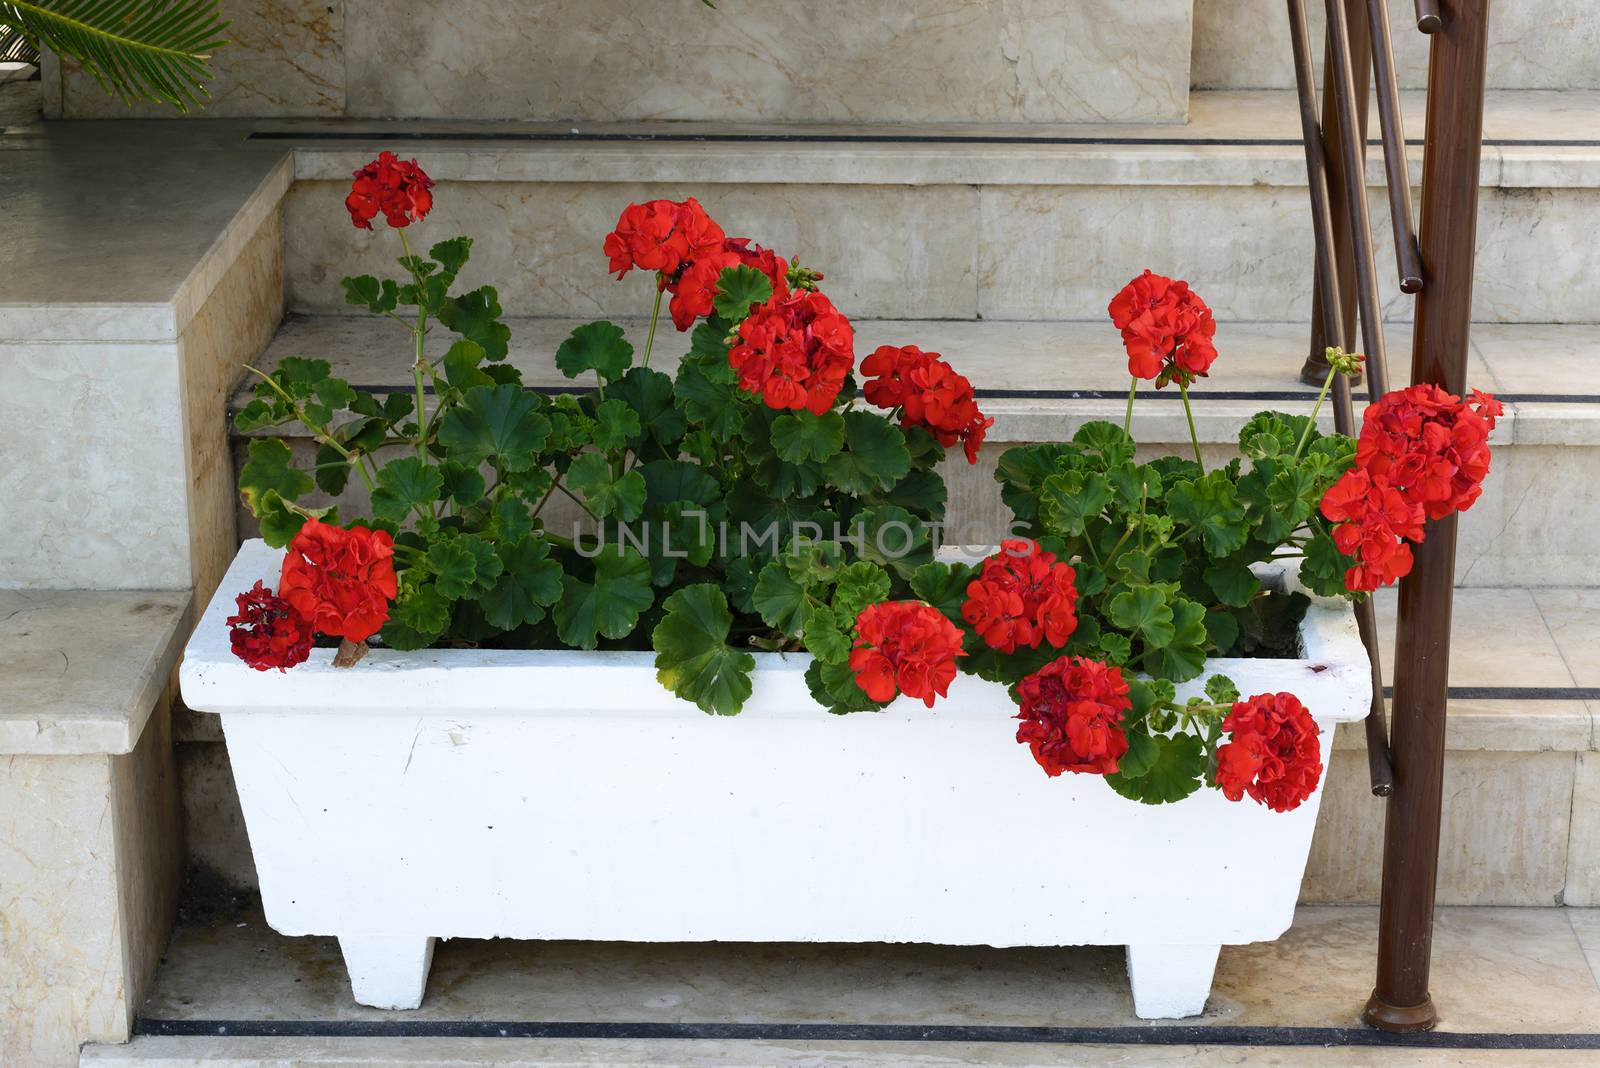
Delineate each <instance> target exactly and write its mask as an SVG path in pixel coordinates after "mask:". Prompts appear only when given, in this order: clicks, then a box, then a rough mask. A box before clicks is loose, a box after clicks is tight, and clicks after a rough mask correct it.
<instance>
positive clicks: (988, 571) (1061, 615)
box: [961, 538, 1078, 653]
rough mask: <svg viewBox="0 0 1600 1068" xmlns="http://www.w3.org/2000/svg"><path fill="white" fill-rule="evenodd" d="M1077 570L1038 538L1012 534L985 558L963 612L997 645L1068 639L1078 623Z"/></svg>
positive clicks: (1007, 647)
mask: <svg viewBox="0 0 1600 1068" xmlns="http://www.w3.org/2000/svg"><path fill="white" fill-rule="evenodd" d="M1076 579H1077V575H1076V573H1075V572H1074V571H1073V570H1072V565H1071V564H1067V563H1060V562H1058V561H1057V560H1056V557H1055V554H1054V553H1047V552H1045V551H1044V550H1043V549H1041V548H1040V547H1039V543H1038V542H1034V541H1026V540H1023V539H1020V538H1018V539H1012V540H1008V541H1004V542H1002V543H1001V544H1000V551H999V552H997V553H995V554H994V555H993V556H991V557H989V558H988V559H987V560H985V561H984V562H983V567H982V569H981V570H979V572H978V577H977V578H975V579H973V580H972V582H970V583H969V584H968V585H967V600H966V603H964V604H963V605H962V606H961V618H962V619H965V620H966V621H967V622H968V623H970V624H972V628H973V630H975V631H977V632H978V636H979V637H981V638H982V639H983V641H984V644H986V645H988V646H989V648H991V649H998V650H999V651H1000V652H1002V653H1010V652H1014V651H1015V650H1016V648H1017V646H1019V645H1025V646H1027V647H1028V648H1030V649H1037V648H1038V647H1039V643H1040V642H1041V641H1044V642H1049V643H1050V644H1051V645H1053V646H1062V645H1065V644H1067V639H1068V638H1069V637H1071V635H1072V632H1073V631H1074V630H1076V629H1078V616H1077V607H1078V587H1077V582H1076Z"/></svg>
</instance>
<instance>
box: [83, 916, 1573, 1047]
mask: <svg viewBox="0 0 1600 1068" xmlns="http://www.w3.org/2000/svg"><path fill="white" fill-rule="evenodd" d="M1593 912H1594V910H1581V909H1460V908H1445V909H1442V910H1441V911H1440V913H1439V916H1438V921H1437V927H1436V934H1435V939H1434V966H1433V975H1432V979H1433V982H1432V993H1433V996H1434V998H1435V1000H1436V1001H1437V1002H1438V1004H1439V1006H1440V1010H1441V1016H1442V1017H1443V1019H1442V1023H1441V1035H1442V1038H1441V1039H1440V1040H1439V1044H1441V1045H1442V1044H1443V1043H1444V1041H1446V1040H1449V1041H1451V1042H1452V1044H1457V1045H1460V1046H1461V1047H1463V1048H1458V1049H1433V1050H1426V1049H1421V1050H1419V1049H1412V1050H1408V1051H1407V1052H1406V1053H1405V1054H1404V1057H1405V1063H1407V1064H1417V1065H1422V1066H1428V1068H1433V1066H1443V1065H1447V1064H1449V1065H1468V1066H1475V1065H1486V1066H1487V1065H1505V1066H1510V1065H1529V1064H1542V1065H1543V1064H1548V1065H1554V1066H1561V1065H1567V1064H1574V1065H1575V1064H1579V1063H1592V1058H1593V1052H1592V1047H1593V1044H1594V1038H1593V1037H1592V1036H1593V1035H1594V1033H1595V1032H1596V1030H1597V1028H1600V987H1597V986H1596V981H1595V977H1594V974H1593V973H1592V972H1591V971H1590V963H1589V962H1590V961H1593V960H1595V956H1594V954H1595V953H1596V949H1597V944H1596V936H1597V934H1600V919H1597V917H1596V916H1595V915H1593ZM1376 924H1377V910H1376V909H1374V908H1326V907H1323V908H1316V907H1310V908H1305V907H1303V908H1301V909H1300V910H1299V912H1298V913H1297V915H1296V918H1295V922H1294V925H1293V926H1292V927H1291V928H1290V929H1289V931H1288V932H1287V933H1286V934H1285V935H1284V936H1283V938H1281V939H1280V940H1278V941H1277V942H1274V943H1261V944H1256V945H1249V946H1226V947H1224V948H1223V950H1222V954H1221V957H1220V959H1219V961H1218V964H1217V972H1216V981H1215V983H1214V984H1213V987H1212V994H1211V999H1210V1001H1209V1003H1208V1005H1207V1009H1206V1012H1205V1014H1204V1015H1202V1016H1199V1017H1196V1018H1193V1019H1191V1020H1186V1021H1183V1023H1184V1028H1183V1031H1182V1033H1181V1034H1177V1033H1174V1032H1173V1031H1172V1029H1171V1028H1158V1027H1150V1026H1141V1025H1140V1023H1139V1021H1138V1020H1136V1019H1135V1018H1134V1017H1133V1016H1132V1006H1131V1004H1130V1003H1129V997H1128V993H1127V979H1126V973H1125V971H1124V969H1123V965H1122V959H1121V958H1122V951H1121V949H1120V948H1118V947H1082V948H1066V949H1051V948H1046V949H1038V948H1021V949H992V948H988V947H936V946H915V945H902V946H884V945H860V946H838V945H821V946H818V945H755V946H738V945H715V944H712V945H678V946H673V945H665V946H650V945H627V944H620V943H572V942H543V943H530V942H503V941H493V942H484V941H470V940H457V941H450V942H442V943H440V945H439V948H438V950H437V953H436V956H435V958H434V966H433V975H432V979H431V981H430V985H429V990H428V995H427V1000H426V1001H424V1003H423V1006H422V1008H420V1009H418V1010H415V1011H413V1012H408V1013H394V1012H383V1011H380V1010H371V1009H365V1008H362V1007H360V1006H357V1005H355V1004H354V1003H353V1002H352V1001H351V998H350V991H349V987H348V985H347V983H346V980H345V977H344V969H343V967H342V965H341V963H340V960H339V952H338V948H337V945H336V944H335V943H334V941H333V940H332V939H325V938H283V937H281V936H278V935H277V934H275V933H274V932H272V931H271V930H270V929H269V928H267V927H266V926H265V924H264V923H263V921H262V919H261V917H260V915H259V914H258V913H253V912H246V913H243V914H240V915H237V916H232V915H230V916H226V917H218V919H217V922H215V923H213V924H212V925H209V926H204V927H186V928H180V929H179V930H178V931H177V932H176V934H175V937H174V939H173V942H172V945H171V946H170V948H169V950H168V953H167V957H166V961H165V964H164V965H163V967H162V969H161V971H160V972H159V973H158V975H157V977H156V981H155V984H154V989H153V990H152V993H151V995H150V997H149V999H148V1000H147V1001H146V1003H145V1005H144V1009H143V1012H142V1015H141V1021H140V1027H141V1029H142V1030H143V1032H144V1033H143V1034H141V1035H140V1036H139V1037H137V1038H135V1039H134V1041H133V1042H132V1044H130V1045H127V1046H122V1047H116V1046H105V1045H91V1046H88V1047H86V1048H85V1049H84V1051H83V1054H82V1059H81V1061H80V1062H79V1063H80V1064H83V1065H94V1066H96V1068H191V1066H197V1065H222V1066H228V1068H246V1066H248V1068H290V1066H294V1068H301V1066H306V1068H310V1066H320V1065H339V1066H341V1068H358V1066H359V1068H378V1066H380V1065H383V1066H387V1065H416V1066H422V1065H430V1066H439V1068H444V1066H449V1068H456V1066H464V1065H468V1064H497V1065H505V1066H514V1068H535V1066H541V1068H554V1066H572V1068H578V1066H582V1068H602V1066H605V1068H613V1066H616V1068H620V1066H624V1065H626V1066H643V1065H653V1066H661V1068H712V1066H715V1068H757V1066H774V1068H780V1066H781V1068H792V1066H799V1065H858V1064H859V1065H872V1066H880V1065H881V1066H887V1065H896V1066H900V1065H904V1066H920V1068H952V1066H956V1065H963V1066H964V1065H997V1066H1000V1065H1003V1066H1012V1068H1026V1066H1038V1068H1043V1066H1047V1065H1049V1066H1069V1065H1070V1066H1087V1065H1107V1064H1120V1065H1160V1066H1166V1065H1218V1064H1233V1065H1240V1064H1242V1065H1263V1066H1264V1065H1283V1064H1295V1065H1302V1064H1303V1065H1310V1066H1323V1065H1326V1066H1333V1065H1339V1066H1348V1065H1359V1064H1372V1063H1379V1062H1382V1063H1392V1058H1393V1057H1395V1056H1396V1054H1395V1053H1394V1052H1392V1051H1389V1050H1384V1049H1383V1048H1381V1047H1379V1046H1375V1045H1363V1043H1373V1042H1375V1041H1376V1039H1375V1037H1374V1036H1373V1035H1371V1033H1370V1032H1365V1031H1363V1030H1362V1029H1361V1028H1360V1025H1359V1023H1358V1022H1357V1015H1358V1013H1359V1011H1360V1007H1361V1005H1362V1003H1363V1002H1364V1001H1365V999H1366V997H1367V994H1368V992H1369V991H1370V990H1371V986H1372V974H1373V945H1374V942H1375V939H1376ZM1586 954H1587V955H1586ZM500 1021H505V1022H504V1023H502V1022H500ZM719 1025H734V1026H733V1027H732V1028H728V1029H727V1030H731V1031H733V1032H734V1033H735V1034H739V1035H751V1036H752V1037H749V1038H739V1037H733V1038H730V1037H728V1036H727V1030H725V1031H724V1032H723V1034H722V1035H720V1036H719V1035H718V1033H717V1029H718V1027H719ZM740 1025H743V1026H740ZM774 1025H775V1026H774ZM785 1026H787V1027H789V1028H792V1030H788V1031H787V1032H786V1031H785V1030H783V1028H785ZM541 1027H544V1028H547V1030H546V1031H545V1032H544V1033H545V1034H546V1035H547V1036H548V1037H524V1036H528V1035H530V1034H538V1033H540V1032H539V1028H541ZM958 1028H971V1029H972V1030H970V1031H967V1032H965V1033H962V1032H960V1031H957V1030H955V1029H958ZM1052 1028H1054V1029H1061V1030H1058V1031H1053V1032H1052V1031H1050V1030H1043V1031H1041V1030H1030V1029H1052ZM1290 1029H1311V1030H1309V1031H1301V1032H1300V1033H1299V1038H1298V1041H1296V1040H1295V1038H1294V1036H1293V1032H1291V1031H1290ZM663 1030H667V1031H670V1032H674V1033H677V1034H680V1035H684V1036H696V1035H702V1036H710V1037H699V1038H696V1037H678V1038H664V1037H661V1032H662V1031H663ZM552 1031H553V1032H554V1033H553V1034H551V1032H552ZM652 1031H653V1033H652ZM162 1032H167V1033H166V1034H163V1033H162ZM274 1032H277V1034H276V1035H274ZM1208 1033H1212V1034H1215V1035H1216V1036H1217V1038H1216V1040H1214V1041H1209V1042H1208V1037H1209V1035H1208ZM402 1035H403V1036H405V1037H401V1036H402ZM763 1035H765V1036H766V1037H760V1036H763ZM1485 1036H1505V1037H1501V1038H1498V1040H1497V1041H1496V1040H1495V1039H1490V1038H1487V1037H1485ZM1561 1036H1567V1037H1566V1038H1565V1039H1564V1040H1563V1038H1562V1037H1561ZM962 1039H965V1041H963V1040H962ZM1491 1042H1495V1044H1498V1045H1500V1046H1501V1047H1502V1048H1501V1050H1499V1051H1493V1050H1489V1049H1486V1048H1485V1047H1487V1046H1489V1045H1490V1044H1491ZM1080 1043H1081V1044H1080ZM1224 1043H1226V1044H1227V1045H1226V1047H1225V1048H1219V1046H1222V1045H1223V1044H1224ZM1285 1043H1293V1048H1292V1049H1286V1048H1284V1044H1285ZM1347 1043H1356V1044H1355V1045H1347ZM1271 1045H1277V1048H1276V1049H1273V1048H1269V1047H1270V1046H1271ZM1519 1045H1520V1046H1522V1047H1523V1048H1521V1049H1520V1050H1518V1049H1517V1047H1518V1046H1519ZM1584 1045H1587V1046H1589V1047H1590V1051H1589V1052H1587V1053H1583V1052H1582V1050H1583V1046H1584ZM1560 1046H1567V1047H1569V1051H1568V1052H1570V1047H1578V1051H1579V1055H1578V1056H1567V1055H1566V1053H1564V1052H1563V1051H1561V1050H1560V1049H1559V1048H1550V1047H1560ZM1508 1053H1509V1054H1510V1055H1509V1056H1507V1054H1508ZM1585 1057H1587V1058H1588V1059H1584V1058H1585Z"/></svg>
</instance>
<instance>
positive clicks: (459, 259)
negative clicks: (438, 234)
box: [428, 237, 472, 288]
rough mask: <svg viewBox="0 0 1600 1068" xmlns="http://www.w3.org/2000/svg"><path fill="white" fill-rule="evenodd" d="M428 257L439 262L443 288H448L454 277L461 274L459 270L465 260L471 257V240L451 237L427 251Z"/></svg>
mask: <svg viewBox="0 0 1600 1068" xmlns="http://www.w3.org/2000/svg"><path fill="white" fill-rule="evenodd" d="M428 255H430V256H432V257H433V258H434V259H436V260H438V261H439V270H440V272H441V273H442V274H443V275H444V282H445V287H446V288H449V285H450V283H451V282H454V281H455V280H456V275H458V274H460V273H461V268H463V267H465V266H466V265H467V258H468V257H469V256H471V255H472V238H470V237H452V238H450V239H449V240H447V241H440V242H439V243H438V244H436V245H434V246H433V247H432V248H430V249H429V250H428Z"/></svg>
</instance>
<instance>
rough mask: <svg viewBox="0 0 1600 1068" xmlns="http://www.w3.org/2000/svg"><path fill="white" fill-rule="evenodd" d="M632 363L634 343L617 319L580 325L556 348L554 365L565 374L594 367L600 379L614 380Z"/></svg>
mask: <svg viewBox="0 0 1600 1068" xmlns="http://www.w3.org/2000/svg"><path fill="white" fill-rule="evenodd" d="M632 363H633V346H632V345H631V344H629V343H628V339H627V338H626V337H625V336H624V335H623V332H622V327H620V326H618V325H617V324H616V323H609V322H604V321H602V322H598V323H588V324H586V325H584V326H580V327H578V328H577V329H576V330H574V331H573V332H572V335H571V336H570V337H568V338H567V340H565V341H563V342H562V343H561V347H560V348H558V349H556V366H557V367H559V368H560V369H561V373H562V374H564V375H566V376H567V377H568V378H577V377H578V376H579V375H581V374H583V373H584V372H585V371H593V372H594V373H595V374H597V375H599V376H600V380H601V381H602V382H613V381H615V380H616V379H618V378H620V377H621V376H622V373H623V372H624V371H626V370H627V369H628V367H629V365H631V364H632Z"/></svg>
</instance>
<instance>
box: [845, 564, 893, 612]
mask: <svg viewBox="0 0 1600 1068" xmlns="http://www.w3.org/2000/svg"><path fill="white" fill-rule="evenodd" d="M892 585H893V583H892V581H891V580H890V578H889V573H888V572H887V571H885V570H884V569H883V568H881V567H879V566H878V565H877V564H874V563H871V562H869V561H866V560H859V561H857V562H856V563H853V564H850V565H848V566H846V567H844V568H841V569H840V571H839V579H838V582H837V583H836V584H835V585H834V588H833V610H834V611H835V612H836V613H838V616H839V619H840V621H841V622H842V623H844V624H845V625H847V626H848V627H851V628H854V627H855V625H856V617H857V616H859V615H860V614H861V610H862V609H863V608H865V607H867V605H869V604H877V603H878V602H879V601H886V600H888V599H889V590H890V588H891V587H892Z"/></svg>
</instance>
